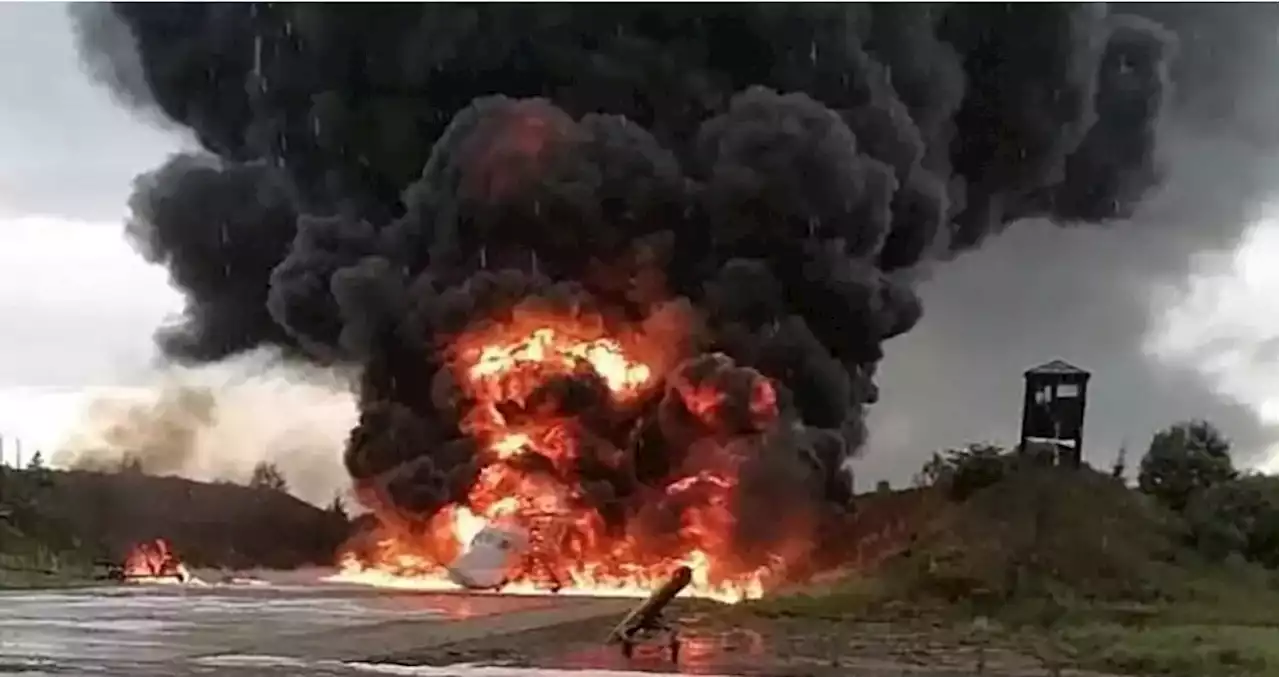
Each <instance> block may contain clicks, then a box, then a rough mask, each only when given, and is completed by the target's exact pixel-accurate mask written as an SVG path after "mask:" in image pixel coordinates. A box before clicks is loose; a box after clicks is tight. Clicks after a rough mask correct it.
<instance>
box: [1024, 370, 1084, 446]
mask: <svg viewBox="0 0 1280 677" xmlns="http://www.w3.org/2000/svg"><path fill="white" fill-rule="evenodd" d="M1089 376H1090V374H1089V372H1087V371H1085V370H1083V369H1081V368H1079V367H1076V366H1073V365H1070V364H1067V363H1066V362H1064V361H1062V360H1054V361H1052V362H1049V363H1047V364H1042V365H1040V366H1038V367H1034V368H1032V369H1028V370H1027V371H1026V373H1024V374H1023V378H1025V379H1026V391H1025V393H1024V396H1023V402H1022V439H1021V440H1020V442H1019V444H1018V448H1019V449H1020V450H1022V451H1023V452H1024V453H1025V452H1027V451H1029V450H1030V449H1032V448H1034V447H1042V446H1049V447H1050V448H1051V449H1052V450H1053V457H1054V459H1055V461H1056V462H1057V464H1058V465H1068V466H1071V467H1073V468H1078V467H1080V462H1081V458H1082V447H1081V443H1082V441H1083V438H1084V407H1085V399H1086V392H1087V390H1088V386H1089Z"/></svg>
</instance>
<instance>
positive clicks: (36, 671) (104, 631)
mask: <svg viewBox="0 0 1280 677" xmlns="http://www.w3.org/2000/svg"><path fill="white" fill-rule="evenodd" d="M630 604H634V601H630V600H617V599H612V600H611V599H588V598H570V597H554V596H534V597H528V596H504V595H496V594H465V593H418V592H412V591H393V590H377V589H372V588H365V587H356V586H342V585H335V584H324V583H314V582H313V583H305V584H304V583H288V582H285V583H274V584H268V585H213V586H207V587H195V586H179V585H120V586H113V587H101V588H83V589H74V590H41V591H5V592H0V675H3V676H6V677H7V676H8V675H24V676H25V677H37V676H40V675H49V676H66V675H97V676H101V677H149V676H151V675H156V676H159V675H164V676H166V677H182V676H186V675H209V676H219V675H264V676H276V675H307V676H308V677H327V676H340V677H353V676H355V675H359V674H365V675H375V674H388V675H408V676H417V675H421V676H422V677H435V676H444V675H459V676H462V677H465V676H468V675H476V676H481V675H483V676H486V677H487V676H490V675H503V674H511V675H528V676H530V677H532V676H533V675H538V674H542V673H541V672H526V671H512V670H500V669H497V668H475V667H465V666H456V667H445V668H439V667H436V668H428V667H419V668H414V667H404V666H397V665H388V664H385V663H379V662H378V658H377V657H379V656H391V655H396V654H404V653H406V652H412V651H418V650H424V649H430V648H432V647H440V646H445V645H448V644H450V643H453V642H459V641H466V640H471V639H477V638H482V637H491V636H494V635H503V634H512V633H517V632H522V631H526V630H533V629H537V628H540V627H546V626H549V625H556V624H559V623H564V622H574V621H577V622H581V621H583V620H586V619H591V618H597V617H599V618H601V621H600V622H601V624H602V625H610V624H611V623H613V622H616V620H614V619H611V618H609V617H614V618H616V616H617V615H619V614H621V613H624V612H625V609H626V608H627V607H628V606H629V605H630ZM548 674H549V673H548Z"/></svg>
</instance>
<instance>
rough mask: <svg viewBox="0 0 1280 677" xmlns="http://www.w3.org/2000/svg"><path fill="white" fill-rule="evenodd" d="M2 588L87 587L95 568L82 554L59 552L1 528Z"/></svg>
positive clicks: (15, 532) (0, 574) (0, 572)
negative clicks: (2, 546)
mask: <svg viewBox="0 0 1280 677" xmlns="http://www.w3.org/2000/svg"><path fill="white" fill-rule="evenodd" d="M0 539H3V541H2V542H3V545H4V549H3V551H0V589H29V588H58V587H70V586H81V585H88V584H90V583H92V582H93V568H92V566H91V565H90V563H89V561H88V560H87V559H86V558H85V557H83V556H82V555H81V554H79V553H74V552H73V553H65V552H64V553H58V552H54V551H52V550H50V549H49V548H47V547H45V546H44V545H43V544H42V543H41V542H39V541H37V540H35V539H33V538H29V537H26V536H24V535H23V534H21V533H20V532H17V531H16V530H13V529H0Z"/></svg>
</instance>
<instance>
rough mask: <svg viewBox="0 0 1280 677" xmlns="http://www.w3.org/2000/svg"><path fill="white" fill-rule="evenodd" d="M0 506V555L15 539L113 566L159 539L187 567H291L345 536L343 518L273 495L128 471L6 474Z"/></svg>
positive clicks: (325, 553)
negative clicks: (1, 520) (1, 513)
mask: <svg viewBox="0 0 1280 677" xmlns="http://www.w3.org/2000/svg"><path fill="white" fill-rule="evenodd" d="M0 506H7V507H8V511H9V513H10V516H9V518H7V520H6V522H7V524H6V525H5V526H6V528H5V529H4V530H3V531H2V532H0V552H5V551H12V550H14V549H15V548H17V547H19V541H20V540H21V541H24V542H25V545H23V546H22V547H30V546H31V545H32V544H39V546H40V547H41V548H43V549H47V550H51V551H55V552H64V553H68V555H74V556H76V557H79V558H90V557H92V558H110V559H113V560H118V559H120V558H122V557H123V556H124V554H125V553H126V552H127V551H128V550H129V549H130V548H131V547H132V546H133V545H135V544H137V543H139V542H141V541H144V540H149V539H154V538H166V539H168V540H169V541H170V542H171V543H172V544H173V546H174V548H175V549H176V550H177V552H178V553H180V555H181V556H182V557H183V559H184V560H186V561H187V562H188V563H190V564H193V565H197V566H216V567H231V568H239V567H252V566H258V567H273V568H291V567H297V566H302V565H306V564H324V563H329V562H331V561H332V557H333V553H334V552H335V550H336V548H337V546H338V545H339V544H340V543H341V541H342V539H343V538H344V537H345V535H346V533H347V521H346V518H345V517H344V516H340V515H336V514H334V513H332V512H328V511H325V510H321V509H320V508H317V507H315V506H313V505H310V504H308V503H305V502H303V501H301V500H299V499H297V498H294V497H293V496H290V495H288V494H286V493H283V492H279V491H273V490H270V489H262V488H253V487H247V486H241V485H235V484H206V483H202V482H195V481H191V480H186V479H182V478H178V477H154V476H149V475H141V474H134V473H115V474H103V473H94V472H87V471H68V472H60V471H49V470H42V471H37V472H31V471H27V472H15V471H7V472H5V473H4V478H3V482H2V483H0ZM24 515H26V516H27V517H26V518H25V519H24Z"/></svg>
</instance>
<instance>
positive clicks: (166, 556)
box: [120, 538, 194, 583]
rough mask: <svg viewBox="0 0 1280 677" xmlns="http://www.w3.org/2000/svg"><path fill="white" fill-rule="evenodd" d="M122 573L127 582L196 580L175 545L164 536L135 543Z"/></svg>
mask: <svg viewBox="0 0 1280 677" xmlns="http://www.w3.org/2000/svg"><path fill="white" fill-rule="evenodd" d="M120 573H121V576H122V577H123V579H124V580H125V581H126V582H147V583H191V582H192V581H193V580H194V579H193V578H192V576H191V572H190V571H188V570H187V566H186V565H185V564H183V563H182V560H181V559H179V558H178V555H177V553H175V552H174V550H173V546H171V545H170V544H169V541H167V540H165V539H163V538H157V539H155V540H153V541H144V542H142V543H139V544H137V545H135V546H134V547H133V549H131V550H130V551H129V554H128V555H127V556H126V557H125V559H124V564H123V565H121V570H120Z"/></svg>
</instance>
